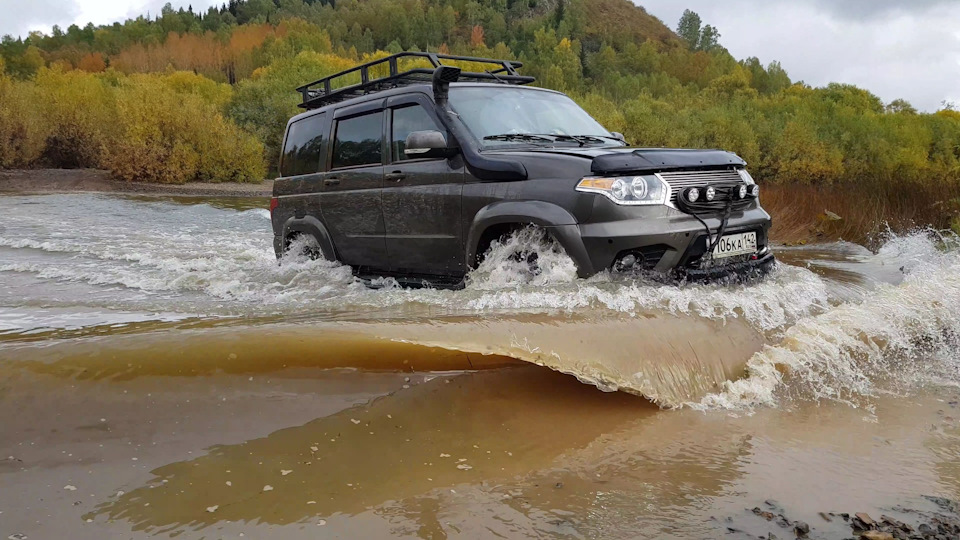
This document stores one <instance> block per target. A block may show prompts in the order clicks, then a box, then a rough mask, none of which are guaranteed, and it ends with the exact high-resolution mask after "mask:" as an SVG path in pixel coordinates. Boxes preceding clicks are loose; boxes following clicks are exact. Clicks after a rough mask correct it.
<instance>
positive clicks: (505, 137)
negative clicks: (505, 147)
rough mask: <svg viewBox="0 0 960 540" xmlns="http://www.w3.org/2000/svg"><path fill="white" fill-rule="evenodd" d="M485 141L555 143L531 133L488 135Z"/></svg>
mask: <svg viewBox="0 0 960 540" xmlns="http://www.w3.org/2000/svg"><path fill="white" fill-rule="evenodd" d="M483 140H485V141H528V142H530V141H539V142H548V143H549V142H553V141H554V139H551V138H549V137H544V136H543V135H531V134H529V133H502V134H500V135H487V136H486V137H484V138H483Z"/></svg>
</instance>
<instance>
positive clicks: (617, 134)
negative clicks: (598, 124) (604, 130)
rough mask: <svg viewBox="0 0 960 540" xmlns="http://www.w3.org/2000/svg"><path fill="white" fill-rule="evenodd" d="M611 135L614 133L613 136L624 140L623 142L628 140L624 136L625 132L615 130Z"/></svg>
mask: <svg viewBox="0 0 960 540" xmlns="http://www.w3.org/2000/svg"><path fill="white" fill-rule="evenodd" d="M610 135H613V138H614V139H617V140H619V141H622V142H627V139H626V138H624V136H623V133H620V132H619V131H614V132H612V133H610Z"/></svg>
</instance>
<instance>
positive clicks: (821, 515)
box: [819, 512, 833, 523]
mask: <svg viewBox="0 0 960 540" xmlns="http://www.w3.org/2000/svg"><path fill="white" fill-rule="evenodd" d="M819 515H820V517H821V518H823V520H824V521H826V522H827V523H830V522H832V521H833V520H832V519H830V516H828V515H827V514H826V512H820V514H819Z"/></svg>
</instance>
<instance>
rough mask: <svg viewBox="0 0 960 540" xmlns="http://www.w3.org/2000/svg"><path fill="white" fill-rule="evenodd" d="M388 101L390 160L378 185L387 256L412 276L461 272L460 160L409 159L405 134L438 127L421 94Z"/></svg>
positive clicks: (429, 105)
mask: <svg viewBox="0 0 960 540" xmlns="http://www.w3.org/2000/svg"><path fill="white" fill-rule="evenodd" d="M387 105H388V118H387V119H388V121H389V122H388V123H389V129H388V130H387V132H388V133H389V137H388V139H389V140H390V155H389V164H388V165H387V167H386V169H385V170H386V173H385V175H384V183H383V214H384V223H385V227H386V244H387V255H388V256H389V258H390V262H391V264H392V267H393V269H395V270H398V271H401V272H404V273H412V274H430V275H451V274H459V273H462V272H463V270H464V269H463V241H462V238H461V227H460V197H461V193H462V191H463V174H464V167H463V159H462V157H460V156H459V155H458V156H456V157H454V158H451V159H445V158H440V159H422V158H420V159H410V158H408V157H407V156H405V155H404V153H403V149H404V143H405V142H406V138H407V135H409V134H410V133H411V132H413V131H424V130H437V131H440V132H441V133H443V134H444V136H446V137H448V141H449V134H448V133H447V132H446V130H444V129H443V128H442V127H440V126H441V125H442V124H441V123H440V122H439V121H438V119H437V118H436V115H435V113H434V108H433V104H432V103H431V102H430V101H429V99H427V97H426V96H424V95H422V94H413V95H407V96H398V97H396V98H391V99H389V100H388V102H387Z"/></svg>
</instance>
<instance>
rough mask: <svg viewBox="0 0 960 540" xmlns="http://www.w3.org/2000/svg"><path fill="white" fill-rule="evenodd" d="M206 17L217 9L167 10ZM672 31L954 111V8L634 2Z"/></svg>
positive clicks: (816, 76)
mask: <svg viewBox="0 0 960 540" xmlns="http://www.w3.org/2000/svg"><path fill="white" fill-rule="evenodd" d="M164 3H165V0H0V13H2V14H3V17H2V18H0V34H13V35H26V33H27V32H28V31H30V30H42V31H44V32H49V31H50V27H51V26H53V25H54V24H59V25H60V26H61V27H63V28H66V27H67V26H69V25H70V24H74V23H76V24H79V25H80V26H83V25H84V24H86V23H87V22H93V23H94V24H106V23H111V22H114V21H117V20H123V19H125V18H127V17H130V16H136V15H139V14H144V13H146V12H148V11H149V12H151V13H158V12H159V10H160V8H161V6H163V4H164ZM171 3H172V4H173V5H174V6H175V7H179V6H184V7H185V6H186V5H188V4H192V5H193V7H194V9H195V10H198V9H204V10H205V9H206V8H207V7H209V6H210V5H211V4H214V3H217V4H219V3H221V2H218V1H214V0H174V1H172V2H171ZM637 3H639V4H641V5H643V6H644V7H646V8H647V11H649V12H650V13H651V14H653V15H655V16H657V17H659V18H660V19H661V20H663V21H664V22H665V23H666V24H667V26H670V27H671V28H675V27H676V25H677V21H678V20H679V19H680V16H681V15H682V13H683V10H684V9H686V8H689V9H692V10H694V11H696V12H698V13H699V14H700V16H701V17H702V18H703V20H704V23H706V24H712V25H713V26H715V27H717V28H718V29H719V30H720V34H721V38H720V43H721V44H722V45H723V46H725V47H726V48H727V49H728V50H729V51H730V52H731V53H732V54H733V55H734V56H735V57H737V58H740V59H742V58H746V57H748V56H756V57H759V58H760V60H761V61H763V62H764V63H765V64H766V63H768V62H770V61H772V60H779V61H780V63H781V64H782V65H783V67H784V69H786V70H787V72H788V73H790V76H791V78H793V79H794V80H803V81H805V82H806V83H808V84H811V85H814V86H822V85H824V84H826V83H828V82H831V81H837V82H845V83H851V84H856V85H857V86H861V87H864V88H867V89H869V90H870V91H872V92H874V93H875V94H877V95H879V96H880V97H881V98H883V100H884V101H886V102H889V101H892V100H894V99H896V98H905V99H907V100H908V101H910V102H911V103H913V104H914V105H915V106H916V107H918V108H920V109H923V110H927V111H934V110H936V109H938V108H939V107H940V103H941V102H942V101H944V100H949V101H955V102H960V27H958V26H957V25H956V23H957V21H960V0H724V1H723V2H717V1H716V0H637Z"/></svg>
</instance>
